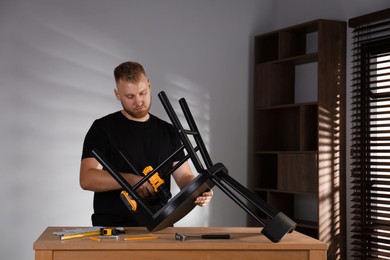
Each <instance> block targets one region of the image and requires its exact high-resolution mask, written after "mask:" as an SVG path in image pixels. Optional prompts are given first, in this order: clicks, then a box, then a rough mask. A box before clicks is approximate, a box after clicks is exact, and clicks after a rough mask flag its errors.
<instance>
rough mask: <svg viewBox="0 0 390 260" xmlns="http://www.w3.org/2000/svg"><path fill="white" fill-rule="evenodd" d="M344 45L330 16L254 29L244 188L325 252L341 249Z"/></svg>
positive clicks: (342, 28) (341, 29)
mask: <svg viewBox="0 0 390 260" xmlns="http://www.w3.org/2000/svg"><path fill="white" fill-rule="evenodd" d="M345 45H346V23H345V22H340V21H330V20H316V21H311V22H308V23H304V24H300V25H296V26H292V27H288V28H284V29H281V30H278V31H274V32H270V33H267V34H263V35H259V36H256V37H255V59H254V60H255V79H254V83H255V86H254V113H253V115H254V118H253V127H254V129H253V148H254V154H253V167H252V170H253V172H252V174H251V176H250V183H251V185H252V186H253V187H251V188H252V189H253V190H254V191H255V192H256V193H257V194H258V195H259V196H260V197H262V198H263V199H264V200H265V201H267V202H268V203H269V204H270V205H272V206H273V207H275V208H276V209H278V210H280V211H283V212H284V213H285V214H287V215H288V216H289V217H290V218H292V219H294V220H295V221H296V222H297V224H298V226H297V230H298V231H300V232H303V233H305V234H307V235H309V236H312V237H314V238H318V239H320V240H322V241H324V242H327V243H328V246H329V249H328V256H329V259H338V258H339V256H340V255H341V254H342V252H343V250H344V241H343V240H344V237H343V235H344V232H343V229H344V226H342V225H344V223H343V221H344V218H343V216H344V215H345V214H344V210H345V207H344V206H345V204H344V203H345V199H344V196H345V189H344V181H345V180H344V176H345V62H346V50H345ZM343 207H344V208H343Z"/></svg>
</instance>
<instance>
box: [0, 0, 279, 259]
mask: <svg viewBox="0 0 390 260" xmlns="http://www.w3.org/2000/svg"><path fill="white" fill-rule="evenodd" d="M271 9H272V1H270V0H262V1H258V0H245V1H234V0H214V1H207V0H200V1H189V0H164V1H158V0H155V1H142V0H137V1H134V0H132V1H128V0H113V1H103V0H82V1H52V0H25V1H23V0H2V1H1V3H0V89H1V94H0V109H1V113H0V124H1V127H0V129H1V145H0V158H1V159H0V160H1V163H0V174H1V181H0V207H1V214H0V223H1V224H2V234H3V237H2V239H1V243H0V252H1V255H2V256H1V258H2V259H18V260H23V259H32V258H33V250H32V244H33V242H34V240H35V239H36V238H37V237H38V235H39V234H40V233H41V232H42V231H43V230H44V228H45V227H46V226H89V225H91V222H90V215H91V213H92V193H90V192H87V191H83V190H81V188H80V187H79V183H78V171H79V161H80V155H81V148H82V142H83V138H84V135H85V133H86V131H87V130H88V128H89V126H90V125H91V123H92V121H93V120H94V119H95V118H98V117H101V116H103V115H105V114H107V113H110V112H113V111H115V110H118V109H120V105H119V104H118V103H117V102H116V100H115V98H114V96H113V88H114V80H113V76H112V70H113V68H114V67H115V66H116V65H117V64H119V63H120V62H122V61H125V60H137V61H139V62H141V63H142V64H143V65H144V66H145V69H146V70H147V72H148V74H149V77H150V79H151V82H152V91H153V98H154V103H153V107H152V112H153V113H155V114H157V115H160V116H163V117H165V118H167V117H166V116H165V112H163V109H162V106H161V105H160V102H159V100H158V98H157V93H158V92H159V91H161V90H165V91H166V92H167V94H168V96H169V97H170V98H171V101H172V102H174V103H175V105H176V100H177V98H179V97H185V98H186V99H187V101H188V103H189V105H190V107H191V108H192V112H193V113H194V117H195V120H196V121H197V123H198V127H199V128H200V130H201V132H202V133H203V137H204V139H205V142H206V144H207V146H208V148H209V152H210V154H211V157H212V159H213V160H214V161H215V162H218V161H220V162H223V163H224V164H225V165H226V166H227V167H228V169H229V170H230V173H231V175H232V176H233V177H234V178H236V179H237V180H238V181H240V182H242V183H243V184H246V175H247V165H248V159H247V158H248V120H249V117H248V110H249V109H250V102H249V103H248V100H251V98H250V97H249V90H250V88H251V84H252V78H253V77H252V59H251V55H252V52H253V46H252V41H253V36H254V35H256V34H258V33H260V32H263V31H266V30H268V28H269V25H270V21H271V19H270V18H271V16H270V15H271ZM156 149H157V148H156ZM245 224H246V214H245V213H244V212H243V211H242V210H241V209H239V208H238V207H237V206H236V205H235V204H234V203H233V202H232V201H231V200H230V199H228V198H227V197H226V196H225V195H224V194H222V193H221V192H219V191H218V190H216V194H215V199H214V201H213V202H212V203H211V205H210V206H209V207H207V208H202V209H201V208H199V209H196V210H195V211H194V212H192V213H191V214H190V215H189V216H187V217H186V218H185V219H183V220H182V221H181V222H180V223H179V225H189V226H197V225H210V226H217V225H221V226H223V225H225V226H234V225H236V226H244V225H245Z"/></svg>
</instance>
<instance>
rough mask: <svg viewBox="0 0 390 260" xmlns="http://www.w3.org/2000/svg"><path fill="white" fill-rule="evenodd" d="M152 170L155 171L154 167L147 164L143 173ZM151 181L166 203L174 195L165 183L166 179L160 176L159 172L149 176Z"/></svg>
mask: <svg viewBox="0 0 390 260" xmlns="http://www.w3.org/2000/svg"><path fill="white" fill-rule="evenodd" d="M151 171H153V167H152V166H146V167H145V169H144V170H143V171H142V173H143V174H144V175H145V176H146V175H148V173H149V172H151ZM149 183H150V184H151V185H152V187H153V189H154V192H156V193H157V195H158V196H159V197H160V199H161V200H162V202H163V203H164V204H166V203H167V202H168V200H169V199H170V198H171V197H172V194H171V192H170V191H169V189H168V187H167V185H166V184H165V181H164V180H163V179H161V178H160V176H159V174H158V172H156V173H155V174H153V175H152V176H151V177H150V178H149Z"/></svg>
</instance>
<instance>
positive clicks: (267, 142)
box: [254, 106, 300, 151]
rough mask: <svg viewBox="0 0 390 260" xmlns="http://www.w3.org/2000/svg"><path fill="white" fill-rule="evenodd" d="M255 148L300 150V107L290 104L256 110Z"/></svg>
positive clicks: (262, 149)
mask: <svg viewBox="0 0 390 260" xmlns="http://www.w3.org/2000/svg"><path fill="white" fill-rule="evenodd" d="M254 124H255V129H256V133H254V134H255V149H256V150H258V151H299V150H300V147H299V145H300V141H299V139H300V138H299V137H300V109H299V106H291V107H290V106H288V107H284V108H279V109H265V110H256V111H255V122H254Z"/></svg>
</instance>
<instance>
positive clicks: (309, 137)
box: [300, 103, 318, 151]
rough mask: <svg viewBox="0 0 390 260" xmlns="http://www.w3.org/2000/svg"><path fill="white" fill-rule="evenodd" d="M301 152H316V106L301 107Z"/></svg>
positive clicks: (315, 104) (314, 104)
mask: <svg viewBox="0 0 390 260" xmlns="http://www.w3.org/2000/svg"><path fill="white" fill-rule="evenodd" d="M301 119H302V120H301V138H300V140H301V144H300V146H301V151H318V105H317V103H312V104H309V103H308V104H307V105H302V107H301Z"/></svg>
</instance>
